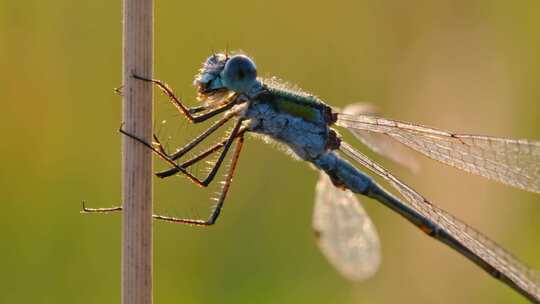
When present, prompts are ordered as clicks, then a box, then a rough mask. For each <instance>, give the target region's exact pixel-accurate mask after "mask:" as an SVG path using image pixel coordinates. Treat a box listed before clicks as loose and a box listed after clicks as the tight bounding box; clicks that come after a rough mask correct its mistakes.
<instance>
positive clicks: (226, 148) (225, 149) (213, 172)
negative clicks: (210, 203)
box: [120, 118, 243, 187]
mask: <svg viewBox="0 0 540 304" xmlns="http://www.w3.org/2000/svg"><path fill="white" fill-rule="evenodd" d="M242 122H243V119H242V118H240V119H238V121H237V122H236V124H235V126H234V128H233V130H232V131H231V134H230V135H229V137H228V138H227V142H226V143H225V146H224V147H223V151H222V152H221V154H220V155H219V158H218V160H217V161H216V163H215V165H214V167H212V170H211V171H210V172H209V173H208V175H207V176H206V177H205V178H204V179H203V180H200V179H199V178H197V177H196V176H194V175H193V174H191V173H189V172H188V171H187V170H186V169H185V168H183V167H180V166H179V165H178V164H177V163H175V162H174V160H172V159H170V158H169V157H168V155H167V154H166V153H163V151H161V150H160V149H159V148H156V147H154V146H153V145H152V144H150V143H147V142H146V141H145V140H144V139H142V138H139V137H137V136H136V135H134V134H130V133H128V132H126V131H124V130H123V129H122V128H120V133H122V134H124V135H126V136H128V137H130V138H132V139H134V140H136V141H138V142H140V143H142V144H143V145H145V146H146V147H148V148H149V149H151V150H152V151H153V152H154V153H156V154H157V155H158V156H159V157H160V158H161V159H163V160H164V161H166V162H167V163H169V164H170V165H171V166H172V167H173V169H176V170H178V172H180V173H183V174H184V175H186V176H187V177H188V178H189V179H190V180H191V181H192V182H194V183H195V184H197V185H199V186H201V187H207V186H208V185H209V184H210V183H211V182H212V180H213V179H214V177H215V175H216V173H217V171H218V169H219V167H220V166H221V164H222V163H223V160H224V159H225V156H226V155H227V152H228V151H229V148H230V147H231V144H232V142H233V141H234V138H235V137H236V136H237V134H238V132H239V130H240V127H241V126H242Z"/></svg>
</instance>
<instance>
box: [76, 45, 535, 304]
mask: <svg viewBox="0 0 540 304" xmlns="http://www.w3.org/2000/svg"><path fill="white" fill-rule="evenodd" d="M133 77H135V78H137V79H139V80H141V81H147V82H151V83H153V84H154V85H156V86H157V87H158V88H159V89H161V91H163V93H164V94H165V95H166V96H167V97H168V99H169V100H170V101H171V103H172V105H173V106H174V107H175V108H176V109H177V110H178V112H180V113H181V114H182V115H183V116H185V117H186V118H187V120H189V121H190V122H192V123H202V122H205V121H208V120H210V119H212V118H214V117H216V116H218V117H220V118H219V119H217V120H215V121H214V122H213V124H211V125H210V127H209V128H208V129H206V130H205V131H203V132H202V133H201V134H200V135H198V136H196V137H195V138H194V139H193V140H191V141H190V142H189V143H188V144H186V145H184V146H182V147H181V148H179V149H177V150H176V151H175V152H174V153H168V152H167V151H166V149H165V148H164V146H163V144H162V143H161V142H160V140H159V138H158V136H156V135H154V138H153V141H152V142H146V141H145V140H143V139H142V138H140V137H138V136H136V135H134V134H130V133H128V132H126V131H125V130H123V129H122V128H120V132H121V133H123V134H124V135H125V136H127V137H129V138H131V139H133V140H136V141H138V142H140V143H142V144H144V145H145V146H146V147H148V148H149V149H151V150H152V151H153V152H154V153H155V154H156V155H157V156H158V157H159V158H161V159H163V160H164V161H165V162H166V163H167V164H168V166H169V168H168V169H166V170H163V171H160V172H157V173H156V175H157V176H158V177H160V178H166V177H170V176H174V175H178V174H180V175H184V176H186V177H187V178H188V179H189V180H191V181H192V182H194V183H195V184H197V185H199V186H201V187H206V186H208V185H209V184H210V183H211V182H212V181H213V180H214V179H215V177H216V173H217V172H218V170H219V168H220V167H221V165H222V164H223V163H224V161H225V159H226V156H227V154H228V153H229V151H231V148H232V157H231V158H230V166H229V168H228V170H227V172H226V174H225V180H224V181H223V182H222V183H223V187H222V188H221V191H220V193H219V197H218V198H217V203H216V205H215V207H214V209H213V211H212V212H211V214H210V216H209V217H208V218H207V219H189V218H177V217H171V216H164V215H154V218H156V219H159V220H164V221H169V222H175V223H182V224H189V225H195V226H210V225H213V224H215V223H216V220H217V219H218V217H219V215H220V213H221V211H222V208H223V206H224V202H225V199H226V196H227V194H228V192H229V189H230V186H231V183H232V180H233V177H234V176H235V173H236V168H237V164H238V160H239V156H240V154H241V151H242V147H243V145H244V138H245V135H246V134H249V133H252V134H253V133H254V134H258V135H259V136H260V135H262V136H264V137H266V138H269V139H271V140H273V141H275V142H277V143H279V144H281V145H283V146H285V147H286V148H287V149H288V150H289V151H290V153H291V154H292V155H293V156H295V157H296V158H298V159H300V160H303V161H306V162H308V163H311V164H312V166H313V167H314V168H316V169H317V170H319V171H320V172H321V174H320V177H319V181H318V183H317V185H316V196H315V207H314V214H313V229H314V231H315V236H316V238H317V242H318V244H319V247H320V249H321V250H322V252H323V254H324V255H325V256H326V258H327V259H328V260H329V262H330V263H331V264H332V265H333V266H334V267H335V268H336V269H337V270H338V272H340V273H341V274H342V275H344V276H345V277H346V278H348V279H351V280H362V279H366V278H368V277H370V276H372V275H373V274H374V273H375V272H376V271H377V269H378V267H379V264H380V242H379V238H378V235H377V232H376V229H375V226H374V225H373V223H372V222H371V220H370V218H369V217H368V215H367V214H366V212H365V211H364V209H363V208H362V205H361V203H360V201H359V200H358V198H357V196H355V194H358V195H361V196H364V197H367V198H371V199H373V200H375V201H377V202H380V203H382V204H383V205H385V206H386V207H388V208H390V209H391V210H392V211H394V212H396V213H397V214H399V215H400V216H402V217H403V218H404V219H406V220H407V221H408V222H410V223H412V224H413V225H415V226H416V227H418V228H419V229H420V230H421V231H422V232H424V233H425V234H427V235H428V236H430V237H432V238H433V239H435V240H438V241H440V242H442V243H444V244H446V245H448V246H449V247H450V248H452V249H454V250H455V251H457V252H458V253H460V254H461V255H463V256H464V257H466V258H467V259H469V260H470V261H472V262H473V263H475V264H476V265H477V266H479V267H480V268H481V269H483V270H485V271H486V272H487V273H488V274H489V275H491V276H493V277H494V278H496V279H498V280H500V281H501V282H503V283H504V284H506V285H508V286H509V287H511V288H513V289H514V290H516V291H517V292H519V293H520V294H521V295H523V296H524V297H526V298H527V299H529V300H530V301H532V302H536V303H540V275H539V274H538V272H537V271H535V270H534V269H531V268H530V267H528V266H527V265H526V264H524V263H523V262H521V261H520V260H518V259H517V258H516V257H514V255H512V254H511V253H510V252H508V251H507V250H505V249H504V248H502V247H500V246H499V245H497V244H496V243H495V242H494V241H492V240H490V239H489V238H488V237H486V236H485V235H484V234H482V233H481V232H479V231H477V230H475V229H474V228H472V227H471V226H469V225H467V224H466V223H464V222H462V221H461V220H459V219H458V218H456V217H455V216H453V215H451V214H450V213H448V212H446V211H444V210H443V209H441V208H439V207H437V206H436V205H434V204H433V203H432V202H431V201H429V200H428V199H427V198H425V197H424V196H422V195H421V194H419V193H418V192H417V191H415V190H414V189H412V188H411V187H410V186H408V185H407V184H405V183H404V182H402V181H401V180H400V179H398V178H397V177H396V176H394V175H393V174H392V173H390V172H389V171H388V170H386V169H385V168H383V167H382V166H381V165H379V164H378V163H376V162H374V161H372V160H371V159H370V158H368V157H367V156H366V155H365V154H363V153H361V152H360V151H358V150H356V149H355V148H354V147H353V146H352V145H350V144H349V143H347V142H345V141H344V140H342V138H341V136H340V135H339V133H338V132H337V131H336V127H342V128H344V129H346V130H348V131H349V132H351V133H352V134H353V135H354V136H355V137H356V138H357V139H359V140H360V141H361V142H362V143H363V144H364V145H366V146H367V147H368V148H371V149H372V150H374V151H375V152H377V153H380V154H382V155H383V156H387V157H389V158H391V159H393V160H395V161H397V162H399V163H402V164H409V165H410V164H411V159H410V158H408V157H407V155H406V153H404V148H402V147H408V148H411V149H412V150H414V151H417V152H419V153H421V154H423V155H425V156H427V157H429V158H432V159H435V160H437V161H440V162H442V163H444V164H447V165H449V166H452V167H455V168H459V169H461V170H464V171H466V172H470V173H473V174H476V175H480V176H483V177H485V178H488V179H492V180H495V181H498V182H501V183H503V184H506V185H510V186H513V187H517V188H519V189H522V190H526V191H530V192H535V193H538V192H540V142H539V141H533V140H527V139H518V140H515V139H507V138H498V137H489V136H479V135H469V134H458V133H453V132H448V131H443V130H439V129H436V128H431V127H427V126H423V125H418V124H412V123H407V122H402V121H397V120H392V119H386V118H382V117H380V116H378V115H376V114H375V113H373V112H372V111H371V110H369V109H367V108H366V107H365V106H362V105H358V104H356V105H352V106H349V107H347V108H345V109H344V110H343V111H339V110H337V109H335V108H332V107H330V106H329V105H327V104H326V103H325V102H324V101H322V100H321V99H320V98H318V97H316V96H315V95H312V94H309V93H307V92H305V91H303V90H301V89H299V88H296V87H291V86H290V85H287V84H284V83H283V82H282V81H280V80H278V79H276V78H269V79H265V78H260V77H258V76H257V68H256V65H255V63H254V61H253V60H252V59H251V58H250V57H249V56H247V55H245V54H242V53H236V54H229V53H228V52H226V53H215V54H213V55H211V56H210V57H209V58H208V59H207V60H206V61H205V62H204V63H203V66H202V68H201V69H200V71H199V73H198V74H197V75H196V76H195V80H194V85H195V87H196V89H197V100H198V101H199V102H200V103H201V105H200V106H195V107H188V106H186V105H185V104H184V103H183V102H182V101H181V100H180V99H179V98H178V97H177V96H176V95H175V94H174V92H173V90H172V89H171V88H170V87H169V86H168V85H167V84H166V83H164V82H162V81H160V80H156V79H149V78H144V77H141V76H139V75H133ZM229 121H233V127H232V129H231V130H230V132H229V133H228V135H227V136H225V137H224V138H223V139H222V140H220V141H219V142H218V143H216V144H215V145H211V146H210V147H209V148H206V149H205V150H203V151H202V152H200V153H198V154H196V155H195V156H193V157H191V158H189V159H187V160H186V159H182V158H183V156H185V155H186V154H187V153H188V152H190V151H191V150H193V149H194V148H195V147H197V146H199V144H201V143H202V142H203V141H204V140H205V139H206V138H208V137H209V136H210V135H211V134H213V133H214V132H216V131H217V130H219V129H221V128H222V127H223V126H224V125H226V123H227V122H229ZM405 152H406V151H405ZM210 155H217V160H216V161H215V163H214V164H213V166H212V167H211V169H210V170H209V172H208V174H207V175H206V176H204V177H203V178H199V177H197V176H195V174H193V173H190V172H189V170H188V169H189V167H190V166H191V165H193V164H195V163H198V162H200V161H202V160H204V159H206V158H208V157H209V156H210ZM356 165H359V166H361V167H363V168H365V169H367V171H369V172H371V173H373V174H375V175H377V176H379V177H381V178H382V180H383V181H385V182H387V183H388V185H390V187H391V188H393V189H394V190H396V191H397V193H399V196H400V197H398V196H397V195H394V194H393V193H392V192H390V191H388V190H387V189H385V188H383V187H382V186H381V185H380V184H379V183H378V182H376V181H375V180H374V179H373V178H371V177H370V176H369V175H367V174H366V173H365V172H364V171H362V170H360V169H359V168H358V167H357V166H356ZM113 210H121V207H113V208H96V209H91V208H86V207H85V206H84V205H83V211H84V212H95V211H97V212H100V211H113Z"/></svg>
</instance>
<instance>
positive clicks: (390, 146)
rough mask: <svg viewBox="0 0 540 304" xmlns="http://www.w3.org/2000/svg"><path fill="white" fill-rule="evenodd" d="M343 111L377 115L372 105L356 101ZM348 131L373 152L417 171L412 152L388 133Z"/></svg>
mask: <svg viewBox="0 0 540 304" xmlns="http://www.w3.org/2000/svg"><path fill="white" fill-rule="evenodd" d="M343 113H345V114H349V115H377V113H378V110H377V108H376V107H375V106H374V105H371V104H368V103H362V102H358V103H353V104H350V105H348V106H346V107H345V108H344V109H343ZM350 131H351V133H352V134H353V135H354V136H355V137H356V138H357V139H358V140H360V142H362V143H363V144H364V145H365V146H366V147H368V148H370V149H371V150H373V151H374V152H376V153H378V154H380V155H382V156H384V157H387V158H389V159H391V160H393V161H395V162H396V163H398V164H400V165H402V166H405V167H406V168H408V169H409V170H411V171H412V172H418V171H419V169H420V165H419V164H418V160H417V159H416V158H415V155H414V154H412V153H413V152H411V150H409V149H407V148H406V147H405V146H404V145H403V144H401V143H399V142H397V141H395V140H393V139H392V138H391V137H389V136H388V135H386V134H382V133H375V132H370V131H366V130H360V129H350Z"/></svg>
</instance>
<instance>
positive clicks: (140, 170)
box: [122, 0, 153, 304]
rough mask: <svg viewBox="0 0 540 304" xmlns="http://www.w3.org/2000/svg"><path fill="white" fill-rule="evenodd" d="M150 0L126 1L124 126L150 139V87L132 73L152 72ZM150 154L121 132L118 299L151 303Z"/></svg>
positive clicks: (127, 302)
mask: <svg viewBox="0 0 540 304" xmlns="http://www.w3.org/2000/svg"><path fill="white" fill-rule="evenodd" d="M152 32H153V4H152V0H124V34H123V35H124V56H123V58H124V59H123V60H124V62H123V84H124V89H123V94H124V101H123V121H124V126H123V127H124V129H125V130H126V131H127V132H128V133H131V134H135V135H136V136H138V137H140V138H143V139H144V140H146V141H148V142H150V141H151V135H152V86H151V84H150V83H148V82H144V81H140V80H137V79H134V78H133V77H132V75H133V74H137V75H140V76H143V77H147V78H151V77H152V44H153V38H152ZM151 157H152V155H151V151H150V150H149V149H148V148H146V147H144V146H143V145H142V144H141V143H139V142H136V141H134V140H133V139H130V138H127V137H126V136H123V162H122V173H123V185H122V187H123V189H122V195H123V197H122V198H123V200H122V202H123V210H124V211H123V230H122V303H123V304H150V303H152V158H151Z"/></svg>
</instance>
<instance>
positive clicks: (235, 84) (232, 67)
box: [222, 55, 257, 93]
mask: <svg viewBox="0 0 540 304" xmlns="http://www.w3.org/2000/svg"><path fill="white" fill-rule="evenodd" d="M256 79H257V68H256V67H255V63H253V61H252V60H251V59H250V58H249V57H247V56H245V55H235V56H233V57H231V58H230V59H229V60H228V61H227V63H226V64H225V68H224V70H223V75H222V81H223V83H224V84H225V86H227V87H228V88H229V89H231V90H232V91H235V92H237V93H243V92H247V91H248V90H249V89H250V88H251V87H252V86H253V84H254V83H255V80H256Z"/></svg>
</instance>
